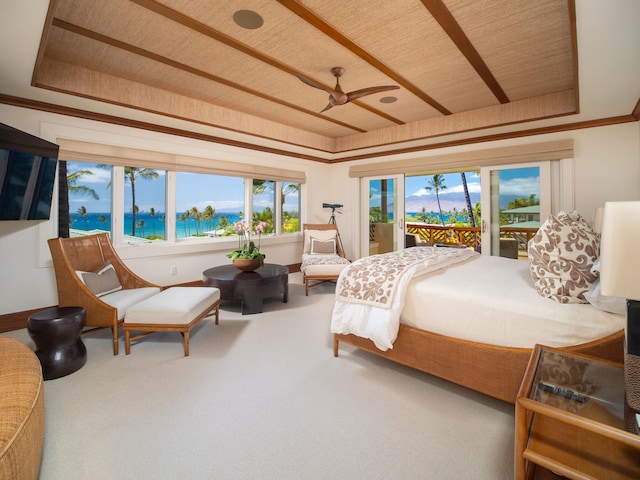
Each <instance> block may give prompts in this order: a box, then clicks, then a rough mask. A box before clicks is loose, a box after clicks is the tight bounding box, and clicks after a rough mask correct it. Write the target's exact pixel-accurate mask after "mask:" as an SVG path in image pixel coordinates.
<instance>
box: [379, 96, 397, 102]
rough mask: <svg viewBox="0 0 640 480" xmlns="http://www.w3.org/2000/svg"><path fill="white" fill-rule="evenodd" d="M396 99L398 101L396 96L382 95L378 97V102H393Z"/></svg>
mask: <svg viewBox="0 0 640 480" xmlns="http://www.w3.org/2000/svg"><path fill="white" fill-rule="evenodd" d="M397 101H398V97H382V98H381V99H380V103H393V102H397Z"/></svg>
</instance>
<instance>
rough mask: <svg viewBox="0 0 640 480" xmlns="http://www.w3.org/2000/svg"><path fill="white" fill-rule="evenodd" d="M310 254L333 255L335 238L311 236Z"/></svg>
mask: <svg viewBox="0 0 640 480" xmlns="http://www.w3.org/2000/svg"><path fill="white" fill-rule="evenodd" d="M309 253H310V254H312V255H327V254H329V255H335V253H336V239H335V238H332V239H331V240H324V241H323V240H318V239H317V238H313V237H311V251H310V252H309Z"/></svg>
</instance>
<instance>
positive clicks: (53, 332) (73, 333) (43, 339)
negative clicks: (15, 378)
mask: <svg viewBox="0 0 640 480" xmlns="http://www.w3.org/2000/svg"><path fill="white" fill-rule="evenodd" d="M84 318H85V311H84V308H82V307H56V308H49V309H47V310H43V311H41V312H38V313H34V314H33V315H31V316H30V317H29V320H28V322H27V331H28V332H29V336H30V337H31V339H32V340H33V341H34V342H35V344H36V355H37V356H38V359H39V360H40V364H41V365H42V376H43V378H44V379H45V380H51V379H53V378H59V377H64V376H65V375H69V374H70V373H73V372H75V371H76V370H79V369H81V368H82V367H83V366H84V364H85V363H87V348H86V347H85V346H84V343H83V342H82V339H81V338H80V333H81V332H82V328H83V327H84Z"/></svg>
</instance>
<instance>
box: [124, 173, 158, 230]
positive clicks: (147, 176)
mask: <svg viewBox="0 0 640 480" xmlns="http://www.w3.org/2000/svg"><path fill="white" fill-rule="evenodd" d="M124 177H125V181H126V180H128V181H129V183H130V184H131V205H132V208H131V212H132V218H131V235H133V236H134V237H135V236H136V213H137V206H136V179H137V178H140V179H142V180H157V178H158V172H157V171H155V170H154V169H152V168H138V167H124Z"/></svg>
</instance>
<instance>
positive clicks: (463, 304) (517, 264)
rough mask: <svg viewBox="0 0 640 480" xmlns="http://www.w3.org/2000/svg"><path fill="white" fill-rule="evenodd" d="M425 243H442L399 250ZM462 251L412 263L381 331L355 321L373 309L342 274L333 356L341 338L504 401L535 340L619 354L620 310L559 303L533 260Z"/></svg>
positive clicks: (619, 357) (511, 396)
mask: <svg viewBox="0 0 640 480" xmlns="http://www.w3.org/2000/svg"><path fill="white" fill-rule="evenodd" d="M541 230H542V227H541ZM422 249H432V250H437V249H438V247H414V248H411V249H406V250H405V252H406V251H410V250H422ZM440 250H441V251H442V250H444V249H442V248H440ZM530 254H531V255H535V253H534V252H530ZM385 255H388V254H385ZM462 256H463V257H464V258H462V259H461V260H459V261H455V262H445V263H444V264H443V265H436V266H435V267H433V268H429V269H424V268H423V269H422V270H420V269H418V270H417V271H413V272H411V278H410V279H409V280H408V281H406V286H405V287H403V289H402V291H403V294H402V298H401V299H400V300H398V304H399V306H398V308H400V315H399V325H398V326H397V333H396V334H395V335H393V334H391V337H390V338H388V339H387V340H385V339H382V340H381V339H380V338H377V337H376V336H375V335H370V333H369V332H368V331H367V332H365V331H364V330H363V329H362V328H365V327H362V328H360V330H359V329H358V328H357V327H354V322H356V321H357V317H358V315H361V316H362V319H363V325H365V324H366V322H364V318H365V317H368V316H369V315H370V314H371V310H372V309H373V310H375V308H374V307H371V306H370V305H369V306H367V305H362V304H360V303H359V302H349V301H343V300H344V298H341V292H343V290H341V289H342V288H344V285H343V283H342V282H346V281H347V280H346V279H343V276H341V277H340V279H339V280H338V285H337V287H336V304H335V306H334V312H333V316H332V324H331V331H332V332H333V334H334V345H333V347H334V355H335V356H336V357H337V356H338V354H339V346H340V344H341V343H342V344H347V345H351V346H354V347H357V348H359V349H362V350H365V351H368V352H371V353H374V354H376V355H379V356H381V357H384V358H387V359H389V360H392V361H394V362H397V363H400V364H403V365H406V366H409V367H412V368H415V369H418V370H420V371H423V372H426V373H428V374H431V375H435V376H438V377H441V378H443V379H445V380H448V381H451V382H454V383H457V384H459V385H462V386H464V387H467V388H470V389H472V390H475V391H478V392H481V393H483V394H486V395H489V396H492V397H495V398H498V399H500V400H504V401H507V402H510V403H514V402H515V400H516V396H517V392H518V389H519V387H520V383H521V381H522V378H523V375H524V371H525V369H526V365H527V362H528V360H529V357H530V354H531V351H532V349H533V346H534V345H535V344H542V345H547V346H552V347H559V348H563V349H565V350H568V351H572V352H577V353H583V354H587V355H593V356H597V357H601V358H606V359H609V360H613V361H618V362H622V361H623V351H624V349H623V342H624V324H625V316H624V315H621V314H620V313H622V312H620V311H618V313H611V311H605V310H603V309H602V308H601V306H600V305H598V306H594V305H597V303H596V302H593V303H594V304H591V303H580V302H575V303H573V302H572V303H561V302H559V301H555V300H553V299H550V298H548V297H544V296H542V295H541V294H540V293H539V292H538V291H537V290H536V288H534V283H535V282H534V280H533V279H532V273H531V266H530V263H529V261H525V260H513V259H507V258H502V257H492V256H489V255H480V254H473V252H471V253H469V252H468V253H466V254H463V255H462ZM594 256H595V253H594ZM373 257H383V256H382V255H377V256H373ZM373 257H368V258H369V259H372V258H373ZM361 260H365V259H361ZM373 260H375V259H373ZM369 261H372V260H369ZM358 262H360V260H359V261H356V262H354V264H353V265H354V266H355V267H356V268H357V266H358ZM592 263H593V262H591V264H592ZM349 268H354V267H353V266H352V267H349ZM363 268H364V270H362V271H368V270H366V269H367V268H370V267H369V266H365V267H363ZM386 270H388V267H387V268H386ZM414 270H415V269H414ZM361 278H362V275H361ZM596 285H597V283H596ZM589 290H590V291H591V290H593V288H592V287H590V289H589ZM343 296H344V295H343ZM621 301H623V300H621ZM365 303H366V302H365ZM359 309H364V310H363V312H358V310H359ZM607 310H612V309H611V308H607ZM613 310H619V305H618V307H617V308H616V309H613ZM374 313H375V312H374ZM374 317H375V315H374ZM354 319H356V320H354ZM367 322H368V320H367ZM367 328H369V327H367ZM391 330H393V328H391ZM383 336H386V333H385V334H384V335H383ZM369 337H371V338H369ZM372 338H373V340H372ZM386 342H391V344H392V345H385V343H386ZM386 347H389V348H386Z"/></svg>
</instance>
